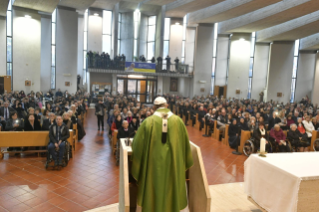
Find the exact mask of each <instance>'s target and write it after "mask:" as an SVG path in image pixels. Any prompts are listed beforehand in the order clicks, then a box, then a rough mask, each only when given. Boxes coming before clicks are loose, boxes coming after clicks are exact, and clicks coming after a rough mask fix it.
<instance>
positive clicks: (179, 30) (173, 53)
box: [164, 21, 183, 63]
mask: <svg viewBox="0 0 319 212" xmlns="http://www.w3.org/2000/svg"><path fill="white" fill-rule="evenodd" d="M170 32H171V33H170V42H169V56H170V57H171V58H172V61H171V62H172V63H175V62H174V60H175V58H176V57H178V58H179V60H180V59H181V57H182V41H183V25H181V24H180V25H176V24H175V22H174V21H171V26H170ZM164 56H165V57H166V56H167V55H164Z"/></svg>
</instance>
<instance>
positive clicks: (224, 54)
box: [215, 35, 229, 86]
mask: <svg viewBox="0 0 319 212" xmlns="http://www.w3.org/2000/svg"><path fill="white" fill-rule="evenodd" d="M228 47H229V35H218V40H217V61H216V72H215V85H216V86H225V85H226V75H227V67H228V50H229V49H228Z"/></svg>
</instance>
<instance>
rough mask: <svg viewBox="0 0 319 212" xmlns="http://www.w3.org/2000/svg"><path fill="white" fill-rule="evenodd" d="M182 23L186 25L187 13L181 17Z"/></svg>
mask: <svg viewBox="0 0 319 212" xmlns="http://www.w3.org/2000/svg"><path fill="white" fill-rule="evenodd" d="M183 24H186V25H187V15H185V16H184V17H183Z"/></svg>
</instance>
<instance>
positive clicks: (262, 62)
mask: <svg viewBox="0 0 319 212" xmlns="http://www.w3.org/2000/svg"><path fill="white" fill-rule="evenodd" d="M269 49H270V46H269V45H268V44H258V43H257V44H256V45H255V60H254V69H253V79H252V90H251V98H252V99H259V93H260V92H261V91H264V90H265V89H266V86H267V74H268V63H269Z"/></svg>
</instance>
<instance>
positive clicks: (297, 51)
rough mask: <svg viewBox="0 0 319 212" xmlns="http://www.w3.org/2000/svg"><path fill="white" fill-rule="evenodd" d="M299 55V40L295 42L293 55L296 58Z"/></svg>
mask: <svg viewBox="0 0 319 212" xmlns="http://www.w3.org/2000/svg"><path fill="white" fill-rule="evenodd" d="M298 55H299V40H296V41H295V53H294V56H298Z"/></svg>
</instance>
